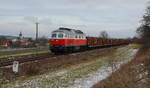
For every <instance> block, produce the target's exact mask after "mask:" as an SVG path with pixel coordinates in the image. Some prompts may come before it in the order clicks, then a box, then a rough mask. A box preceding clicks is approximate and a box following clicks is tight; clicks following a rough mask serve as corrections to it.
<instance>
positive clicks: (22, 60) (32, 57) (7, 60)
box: [0, 46, 118, 67]
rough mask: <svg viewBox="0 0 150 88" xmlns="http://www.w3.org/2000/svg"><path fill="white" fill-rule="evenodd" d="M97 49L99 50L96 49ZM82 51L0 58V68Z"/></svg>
mask: <svg viewBox="0 0 150 88" xmlns="http://www.w3.org/2000/svg"><path fill="white" fill-rule="evenodd" d="M113 47H118V46H113ZM105 48H110V47H109V46H108V47H103V48H102V47H101V49H105ZM94 49H96V48H91V49H87V50H84V51H90V50H94ZM97 49H100V48H97ZM84 51H79V52H74V53H67V54H65V53H63V54H50V53H42V54H34V55H24V56H15V57H8V58H1V59H0V67H4V66H9V65H12V64H13V62H14V61H18V62H19V63H25V62H30V61H36V60H41V59H45V58H51V57H57V56H61V55H69V54H76V53H80V52H84Z"/></svg>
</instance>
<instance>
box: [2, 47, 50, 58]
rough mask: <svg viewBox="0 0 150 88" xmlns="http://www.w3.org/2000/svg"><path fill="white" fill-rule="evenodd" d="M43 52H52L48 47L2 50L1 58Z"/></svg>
mask: <svg viewBox="0 0 150 88" xmlns="http://www.w3.org/2000/svg"><path fill="white" fill-rule="evenodd" d="M41 53H50V51H49V50H48V49H41V50H36V49H34V50H22V51H4V52H0V59H1V58H5V57H10V56H22V55H31V54H41Z"/></svg>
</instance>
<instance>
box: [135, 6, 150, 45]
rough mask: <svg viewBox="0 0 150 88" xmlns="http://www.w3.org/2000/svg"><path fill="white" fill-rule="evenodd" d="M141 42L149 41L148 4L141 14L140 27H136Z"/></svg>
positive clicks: (149, 8) (149, 7)
mask: <svg viewBox="0 0 150 88" xmlns="http://www.w3.org/2000/svg"><path fill="white" fill-rule="evenodd" d="M137 33H138V34H139V36H140V38H141V39H142V42H143V43H144V44H148V43H149V41H150V5H148V7H147V9H146V13H145V14H144V16H143V19H142V21H141V25H140V27H139V28H138V29H137Z"/></svg>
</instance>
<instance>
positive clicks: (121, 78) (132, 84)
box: [92, 47, 150, 88]
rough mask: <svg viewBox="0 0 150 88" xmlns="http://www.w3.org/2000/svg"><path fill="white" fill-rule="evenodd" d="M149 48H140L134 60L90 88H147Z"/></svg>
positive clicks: (148, 81) (149, 70)
mask: <svg viewBox="0 0 150 88" xmlns="http://www.w3.org/2000/svg"><path fill="white" fill-rule="evenodd" d="M149 87H150V47H141V48H140V50H139V51H138V53H137V54H136V56H135V57H134V59H133V60H132V61H131V62H129V63H127V64H125V65H124V66H122V67H121V68H120V69H119V70H117V71H115V72H114V73H112V75H111V76H109V77H108V78H107V79H104V80H103V81H100V82H98V83H97V84H95V85H94V86H93V87H92V88H149Z"/></svg>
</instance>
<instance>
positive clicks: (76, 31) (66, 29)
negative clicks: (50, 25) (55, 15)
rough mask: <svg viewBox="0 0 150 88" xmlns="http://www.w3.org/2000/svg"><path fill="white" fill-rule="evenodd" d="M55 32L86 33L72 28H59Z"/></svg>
mask: <svg viewBox="0 0 150 88" xmlns="http://www.w3.org/2000/svg"><path fill="white" fill-rule="evenodd" d="M53 32H65V33H76V34H84V33H83V32H82V31H81V30H75V29H70V28H59V29H58V30H55V31H53Z"/></svg>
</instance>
